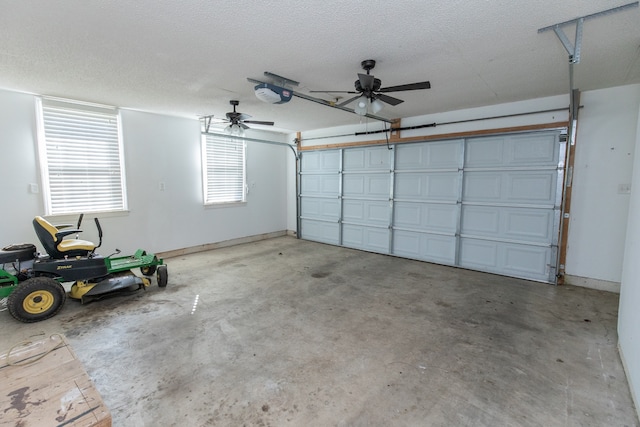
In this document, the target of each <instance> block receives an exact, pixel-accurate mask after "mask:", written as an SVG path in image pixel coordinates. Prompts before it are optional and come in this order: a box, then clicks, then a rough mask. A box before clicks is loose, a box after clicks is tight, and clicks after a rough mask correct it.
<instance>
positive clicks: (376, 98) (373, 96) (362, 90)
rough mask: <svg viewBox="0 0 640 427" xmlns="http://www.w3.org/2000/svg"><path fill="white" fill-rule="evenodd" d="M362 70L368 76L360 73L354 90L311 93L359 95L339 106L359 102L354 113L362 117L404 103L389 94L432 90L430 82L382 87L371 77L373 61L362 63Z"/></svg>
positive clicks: (377, 80) (380, 83)
mask: <svg viewBox="0 0 640 427" xmlns="http://www.w3.org/2000/svg"><path fill="white" fill-rule="evenodd" d="M360 65H361V66H362V69H363V70H365V71H366V72H367V74H362V73H358V80H356V81H355V82H354V89H355V91H353V90H312V91H310V92H324V93H353V94H357V95H356V96H354V97H353V98H349V99H347V100H346V101H343V102H341V103H340V104H338V106H339V107H344V106H345V105H348V104H351V103H352V102H353V101H356V100H357V103H356V105H355V106H354V108H353V112H354V113H356V114H359V115H361V116H366V115H367V114H369V113H373V114H375V113H377V112H379V111H380V110H382V108H383V107H384V104H389V105H398V104H400V103H402V102H404V101H403V100H402V99H398V98H394V97H393V96H389V95H386V94H385V93H387V92H402V91H408V90H420V89H430V88H431V83H430V82H428V81H424V82H417V83H409V84H404V85H398V86H390V87H381V86H382V81H381V80H380V79H377V78H375V77H374V76H372V75H371V70H372V69H373V68H374V67H375V66H376V61H375V60H373V59H365V60H364V61H362V62H361V63H360Z"/></svg>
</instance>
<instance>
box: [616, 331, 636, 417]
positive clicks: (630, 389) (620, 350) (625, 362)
mask: <svg viewBox="0 0 640 427" xmlns="http://www.w3.org/2000/svg"><path fill="white" fill-rule="evenodd" d="M618 354H619V355H620V360H621V361H622V368H623V369H624V374H625V376H626V377H627V384H628V385H629V391H630V392H631V400H633V405H634V406H635V410H636V415H637V416H638V419H640V406H639V405H638V404H639V403H640V402H638V398H637V396H636V393H635V390H636V389H635V388H634V385H635V384H633V383H632V382H631V375H629V369H628V368H627V360H626V359H625V358H624V353H623V351H622V347H620V341H619V340H618Z"/></svg>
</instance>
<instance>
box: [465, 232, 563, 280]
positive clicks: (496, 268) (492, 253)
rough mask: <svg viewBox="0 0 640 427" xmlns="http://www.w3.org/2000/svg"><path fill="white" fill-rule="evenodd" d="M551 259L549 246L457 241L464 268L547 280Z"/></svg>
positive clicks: (486, 241) (466, 239) (476, 240)
mask: <svg viewBox="0 0 640 427" xmlns="http://www.w3.org/2000/svg"><path fill="white" fill-rule="evenodd" d="M550 260H551V248H548V247H542V246H529V245H518V244H511V243H503V242H493V241H488V240H478V239H470V238H464V237H463V238H461V239H460V258H459V265H460V266H461V267H465V268H471V269H474V270H481V271H487V272H490V273H498V274H505V275H510V276H515V277H526V278H529V279H533V280H542V281H548V280H549V268H548V265H547V264H548V263H549V262H550Z"/></svg>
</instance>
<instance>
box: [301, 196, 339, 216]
mask: <svg viewBox="0 0 640 427" xmlns="http://www.w3.org/2000/svg"><path fill="white" fill-rule="evenodd" d="M300 210H301V212H300V216H302V217H303V218H306V219H313V218H315V219H324V220H331V221H336V222H337V221H338V219H340V201H339V200H338V199H337V198H336V199H319V198H314V197H303V198H302V199H301V202H300Z"/></svg>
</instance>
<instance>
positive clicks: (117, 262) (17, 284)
mask: <svg viewBox="0 0 640 427" xmlns="http://www.w3.org/2000/svg"><path fill="white" fill-rule="evenodd" d="M82 218H83V215H80V218H79V219H78V223H77V225H76V227H75V228H74V226H73V225H68V224H65V225H57V226H54V225H52V224H51V223H50V222H49V221H47V220H46V219H44V218H42V217H40V216H37V217H35V219H34V220H33V227H34V229H35V232H36V235H37V236H38V239H39V240H40V243H41V244H42V246H43V247H44V249H45V251H46V254H39V253H37V251H36V246H35V245H33V244H31V243H22V244H17V245H9V246H6V247H4V248H2V250H0V301H6V306H7V309H8V310H9V313H10V314H11V315H12V316H13V317H14V318H15V319H17V320H19V321H22V322H38V321H40V320H45V319H48V318H50V317H52V316H54V315H55V314H56V313H58V311H60V309H61V308H62V306H63V304H64V302H65V300H66V298H67V292H66V290H65V288H64V287H63V285H62V283H66V282H73V284H72V285H71V290H70V291H69V297H70V298H73V299H76V300H79V301H80V302H82V303H83V304H84V303H86V302H89V301H93V300H97V299H101V298H105V297H107V296H111V295H115V294H120V293H128V292H135V291H137V290H139V289H146V288H147V287H148V286H149V285H150V284H151V280H150V277H151V276H153V274H154V273H156V279H157V282H158V286H160V287H161V288H163V287H165V286H167V281H168V273H167V266H166V265H164V262H163V260H162V259H161V258H158V257H157V256H156V255H154V254H151V253H147V252H146V251H144V250H142V249H138V250H137V251H136V252H135V253H134V254H133V255H130V256H115V255H118V254H119V253H120V251H119V250H117V249H116V252H115V253H114V254H112V255H110V256H108V257H103V256H101V255H98V254H96V253H95V251H96V249H98V248H99V247H100V246H101V245H102V227H101V226H100V221H98V218H95V224H96V228H97V229H98V237H99V240H100V241H99V243H98V244H97V245H95V244H94V243H93V242H90V241H87V240H81V239H79V238H78V233H80V232H81V231H82V230H81V229H80V226H81V224H82ZM72 235H76V237H75V238H72V237H70V236H72ZM133 268H139V269H140V273H141V274H142V276H137V275H136V274H134V273H133V271H131V270H132V269H133Z"/></svg>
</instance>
